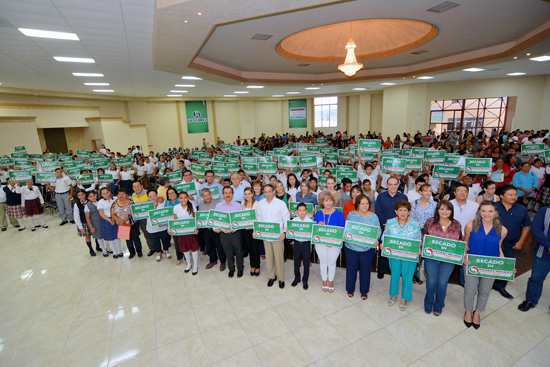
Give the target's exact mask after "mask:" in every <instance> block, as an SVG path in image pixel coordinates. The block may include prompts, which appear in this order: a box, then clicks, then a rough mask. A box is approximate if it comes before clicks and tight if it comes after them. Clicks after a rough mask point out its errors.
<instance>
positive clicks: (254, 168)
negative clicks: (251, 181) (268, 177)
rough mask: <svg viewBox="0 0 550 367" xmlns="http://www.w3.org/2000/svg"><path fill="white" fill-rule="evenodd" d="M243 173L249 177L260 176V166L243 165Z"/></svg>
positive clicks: (253, 164)
mask: <svg viewBox="0 0 550 367" xmlns="http://www.w3.org/2000/svg"><path fill="white" fill-rule="evenodd" d="M243 171H244V172H245V173H247V174H249V175H253V176H255V175H257V174H258V165H257V164H255V163H243Z"/></svg>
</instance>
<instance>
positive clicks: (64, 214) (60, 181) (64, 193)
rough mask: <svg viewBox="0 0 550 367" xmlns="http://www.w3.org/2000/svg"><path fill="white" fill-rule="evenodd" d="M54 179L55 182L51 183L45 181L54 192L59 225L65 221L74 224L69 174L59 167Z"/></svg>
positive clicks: (62, 224) (71, 187)
mask: <svg viewBox="0 0 550 367" xmlns="http://www.w3.org/2000/svg"><path fill="white" fill-rule="evenodd" d="M55 174H56V176H57V177H56V179H55V182H52V183H53V185H52V184H51V183H50V182H48V181H46V186H47V187H48V189H50V190H51V191H54V192H55V202H56V203H57V208H58V209H59V216H60V217H61V223H60V224H59V225H60V226H64V225H65V224H67V221H70V222H71V223H72V224H74V219H73V206H72V203H71V199H72V197H73V190H74V188H73V186H72V185H71V179H70V178H69V176H65V175H64V174H63V171H62V170H61V168H58V169H56V170H55Z"/></svg>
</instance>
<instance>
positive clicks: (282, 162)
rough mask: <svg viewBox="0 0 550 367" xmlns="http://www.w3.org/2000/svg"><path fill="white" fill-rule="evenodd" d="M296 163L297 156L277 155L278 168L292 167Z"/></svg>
mask: <svg viewBox="0 0 550 367" xmlns="http://www.w3.org/2000/svg"><path fill="white" fill-rule="evenodd" d="M297 165H298V157H296V156H292V157H290V156H279V168H283V169H287V168H294V167H296V166H297Z"/></svg>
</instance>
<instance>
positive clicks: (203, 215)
mask: <svg viewBox="0 0 550 367" xmlns="http://www.w3.org/2000/svg"><path fill="white" fill-rule="evenodd" d="M209 215H210V211H209V210H202V211H198V212H196V213H195V219H196V223H195V225H196V226H197V228H208V217H209Z"/></svg>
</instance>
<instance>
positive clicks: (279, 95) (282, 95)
mask: <svg viewBox="0 0 550 367" xmlns="http://www.w3.org/2000/svg"><path fill="white" fill-rule="evenodd" d="M284 96H285V95H284V94H274V95H272V96H271V97H284Z"/></svg>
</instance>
